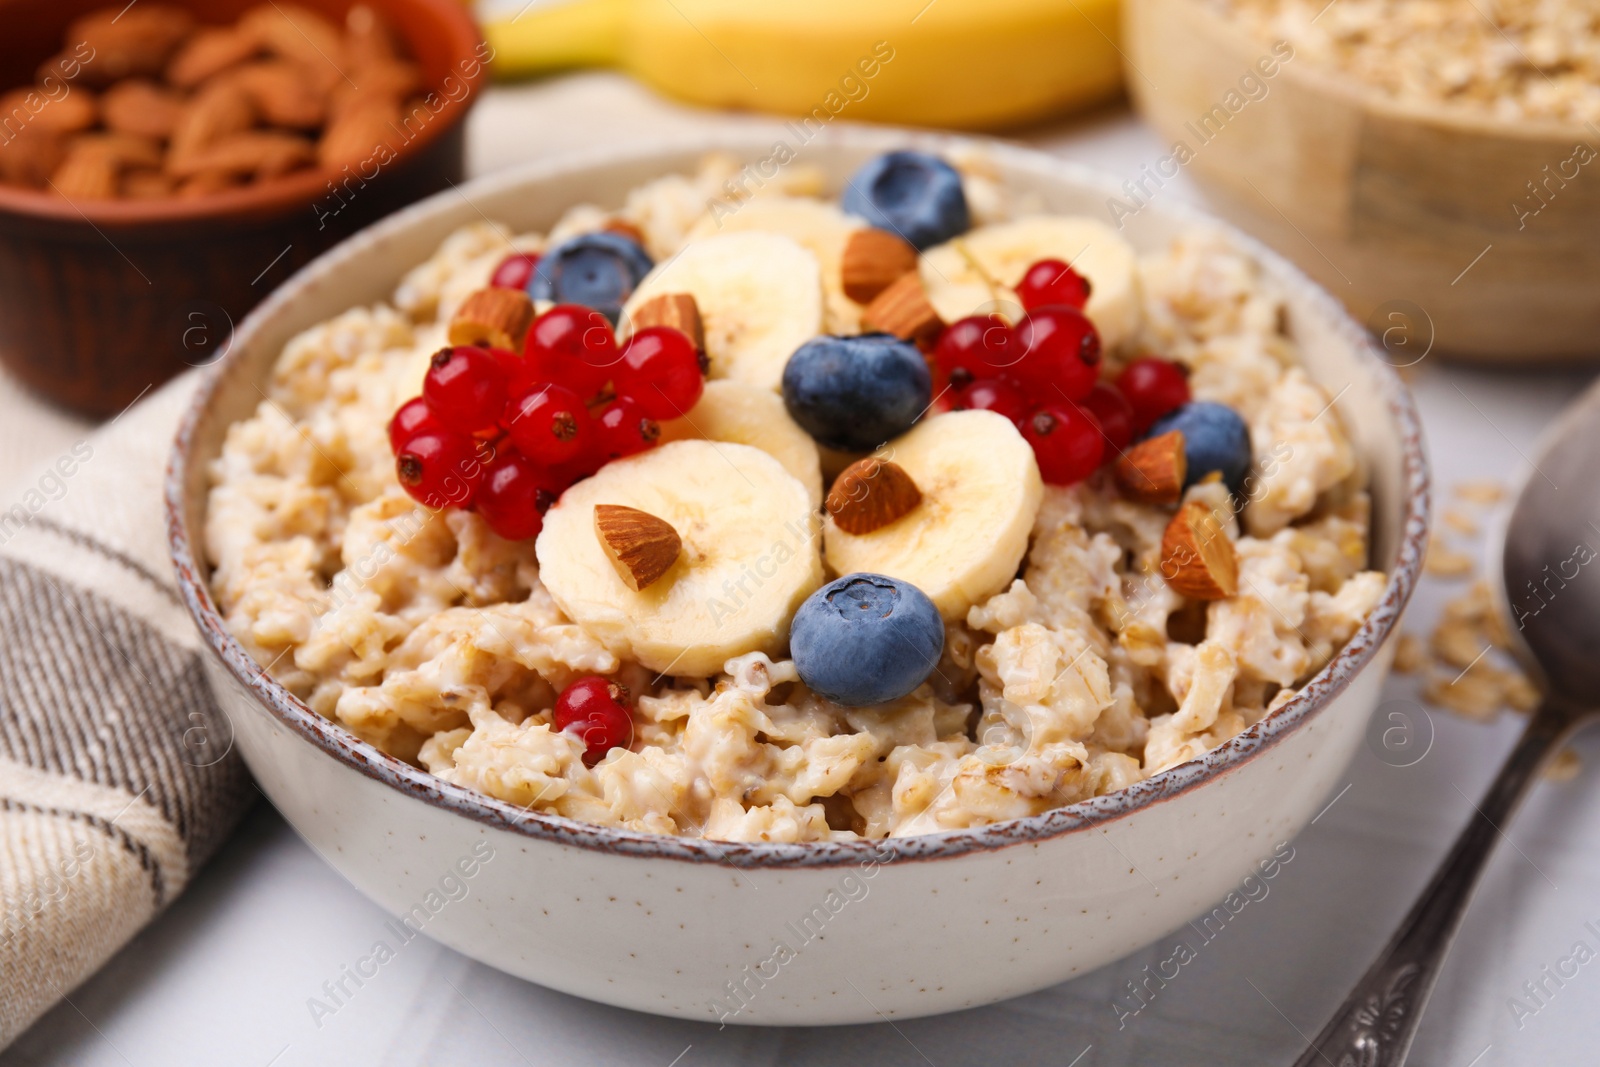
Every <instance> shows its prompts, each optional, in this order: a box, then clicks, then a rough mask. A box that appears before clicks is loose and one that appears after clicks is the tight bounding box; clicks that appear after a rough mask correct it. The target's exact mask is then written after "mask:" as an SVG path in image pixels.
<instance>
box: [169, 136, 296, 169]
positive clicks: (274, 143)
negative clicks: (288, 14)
mask: <svg viewBox="0 0 1600 1067" xmlns="http://www.w3.org/2000/svg"><path fill="white" fill-rule="evenodd" d="M316 158H317V153H316V150H315V149H314V148H312V146H311V142H310V141H308V140H306V139H305V138H304V137H301V136H299V135H297V134H293V133H284V132H283V131H281V130H245V131H244V132H243V133H234V134H229V135H228V136H226V137H223V138H221V139H219V140H217V141H216V142H215V143H214V144H210V145H207V146H206V147H205V148H201V149H198V150H196V151H194V152H189V153H186V154H185V155H183V156H182V157H179V156H177V155H174V156H173V158H171V159H169V160H168V161H167V173H168V174H171V175H172V176H173V177H174V178H178V179H184V178H192V177H195V176H196V175H198V174H201V173H203V172H206V171H220V172H222V173H224V174H230V175H237V176H239V177H252V178H274V177H277V176H278V175H280V174H287V173H289V172H290V171H292V170H298V169H299V168H301V167H309V166H310V165H311V164H312V163H313V162H314V161H315V160H316Z"/></svg>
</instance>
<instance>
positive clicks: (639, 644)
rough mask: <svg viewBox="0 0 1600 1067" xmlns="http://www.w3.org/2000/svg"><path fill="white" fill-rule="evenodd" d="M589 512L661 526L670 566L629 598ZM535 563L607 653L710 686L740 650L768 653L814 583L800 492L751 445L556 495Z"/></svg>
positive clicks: (638, 466)
mask: <svg viewBox="0 0 1600 1067" xmlns="http://www.w3.org/2000/svg"><path fill="white" fill-rule="evenodd" d="M596 504H621V505H623V506H626V507H632V508H638V509H639V510H640V511H644V512H648V513H649V514H651V515H654V516H655V517H656V518H658V519H661V520H663V521H665V522H667V523H668V524H670V525H671V526H672V528H673V529H674V530H675V531H677V533H678V536H679V537H680V538H682V541H683V547H682V550H681V551H680V553H679V555H678V559H677V562H675V563H674V564H673V565H672V567H671V569H670V570H668V571H667V572H666V573H665V574H664V575H663V576H662V577H661V578H660V579H659V580H657V581H655V582H654V583H652V584H651V585H649V586H647V587H646V588H645V589H644V590H642V591H640V592H634V591H633V590H631V589H629V588H628V586H627V585H625V584H624V583H623V580H622V579H621V578H620V577H619V576H618V575H617V571H616V568H615V566H614V565H613V564H612V562H611V560H610V559H609V558H608V557H607V555H606V552H605V549H604V548H603V547H602V546H601V543H600V539H599V537H598V536H597V535H596V534H595V520H594V509H595V505H596ZM534 554H535V555H536V556H537V557H538V560H539V577H540V579H541V580H542V581H543V582H544V585H545V588H547V589H549V590H550V595H551V596H552V597H554V598H555V602H556V604H557V605H559V606H560V608H561V610H562V611H564V612H566V613H567V615H568V617H569V618H571V619H572V620H573V621H574V622H576V623H577V624H578V625H579V626H581V627H583V629H584V630H585V631H586V632H588V633H589V634H590V635H592V636H593V637H595V638H596V639H598V640H599V641H600V642H601V643H602V644H603V645H605V646H606V648H607V649H608V650H610V651H611V652H612V653H614V654H615V655H617V656H620V657H623V658H625V659H632V660H635V661H637V662H638V663H641V664H643V665H644V666H645V667H647V668H648V669H650V670H652V671H658V672H660V673H662V674H672V675H675V676H679V677H695V678H705V677H709V676H711V675H714V674H716V673H718V672H719V671H721V670H722V665H723V663H724V662H726V661H727V660H728V659H730V658H731V657H733V656H742V655H744V654H745V653H747V652H757V651H760V652H766V653H767V654H769V655H777V654H778V653H779V651H780V650H781V649H782V648H783V646H784V643H785V642H786V641H787V640H788V633H789V620H790V619H791V618H793V616H794V612H795V609H796V608H798V607H799V606H800V602H801V601H803V600H804V599H805V598H806V597H807V596H809V595H810V594H811V592H812V591H813V590H814V589H816V588H817V586H819V585H821V584H822V577H823V576H822V560H821V558H820V557H819V555H818V552H817V512H816V510H815V508H814V507H813V506H812V503H811V494H810V493H809V492H808V491H807V489H806V487H805V486H804V485H801V484H800V481H799V480H798V479H797V478H795V477H794V476H793V475H792V474H790V473H789V472H788V471H786V470H784V468H783V464H781V463H779V462H778V461H777V460H776V459H774V458H772V457H771V456H769V455H767V453H765V452H763V451H761V450H760V449H758V448H752V447H751V446H749V445H740V444H724V443H718V442H713V441H674V442H672V443H671V444H667V445H662V446H660V447H659V448H655V449H652V450H651V451H649V452H642V453H640V454H639V455H636V456H631V457H629V458H627V459H622V460H617V461H615V462H613V463H608V464H606V465H605V466H604V467H602V468H600V471H599V473H597V474H595V475H594V476H593V477H592V478H586V479H584V480H583V481H581V482H578V483H577V484H576V485H574V486H572V487H571V488H570V489H568V490H567V491H566V492H565V493H563V494H561V499H560V500H559V501H558V502H557V503H556V505H555V506H554V507H552V508H551V509H550V510H549V512H547V513H546V514H545V517H544V529H543V531H541V532H540V534H539V539H538V541H536V542H535V543H534Z"/></svg>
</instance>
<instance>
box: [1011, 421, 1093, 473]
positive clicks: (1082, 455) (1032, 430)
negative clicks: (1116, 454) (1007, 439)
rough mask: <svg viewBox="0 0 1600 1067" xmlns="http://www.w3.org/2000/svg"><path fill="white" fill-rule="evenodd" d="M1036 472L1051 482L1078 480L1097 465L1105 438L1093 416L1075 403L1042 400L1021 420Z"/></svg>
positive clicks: (1023, 433) (1023, 434)
mask: <svg viewBox="0 0 1600 1067" xmlns="http://www.w3.org/2000/svg"><path fill="white" fill-rule="evenodd" d="M1022 436H1023V437H1024V438H1026V439H1027V441H1028V443H1029V444H1030V445H1032V446H1033V454H1034V457H1035V458H1037V459H1038V461H1039V473H1040V475H1042V476H1043V477H1044V480H1045V481H1047V482H1049V483H1050V484H1051V485H1071V484H1073V483H1074V482H1081V481H1083V480H1084V479H1085V478H1087V477H1089V475H1091V474H1093V473H1094V470H1095V468H1096V467H1098V466H1100V458H1101V456H1102V455H1104V453H1105V438H1104V437H1102V436H1101V433H1100V424H1099V423H1097V422H1096V421H1095V417H1094V416H1093V415H1091V414H1089V413H1088V412H1087V411H1085V410H1083V409H1082V408H1080V407H1078V406H1077V405H1075V404H1063V405H1056V404H1046V405H1045V406H1044V407H1041V408H1038V409H1037V410H1035V411H1034V413H1033V414H1032V415H1029V416H1028V419H1027V421H1026V422H1024V423H1023V424H1022Z"/></svg>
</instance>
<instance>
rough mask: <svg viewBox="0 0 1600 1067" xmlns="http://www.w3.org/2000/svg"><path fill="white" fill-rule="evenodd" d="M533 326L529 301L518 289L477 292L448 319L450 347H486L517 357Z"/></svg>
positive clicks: (481, 290) (531, 302)
mask: <svg viewBox="0 0 1600 1067" xmlns="http://www.w3.org/2000/svg"><path fill="white" fill-rule="evenodd" d="M531 325H533V301H532V300H530V299H528V294H527V293H525V292H523V291H522V290H521V289H495V288H491V289H479V290H478V291H477V292H475V293H473V294H472V295H471V296H469V297H467V298H466V299H465V300H463V301H462V302H461V306H460V307H459V308H457V309H456V313H455V314H454V315H453V316H451V318H450V343H451V344H453V345H487V346H488V347H490V348H504V349H509V350H510V351H512V352H516V353H518V354H519V355H520V354H521V352H522V342H523V339H524V338H525V337H527V335H528V327H529V326H531Z"/></svg>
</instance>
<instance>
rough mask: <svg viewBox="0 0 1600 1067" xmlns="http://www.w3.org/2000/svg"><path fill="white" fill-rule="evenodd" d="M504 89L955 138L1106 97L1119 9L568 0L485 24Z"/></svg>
mask: <svg viewBox="0 0 1600 1067" xmlns="http://www.w3.org/2000/svg"><path fill="white" fill-rule="evenodd" d="M488 37H489V41H490V43H491V44H492V45H493V46H494V49H495V67H496V71H497V73H498V74H499V75H500V76H502V77H514V76H518V75H528V74H538V73H544V72H547V71H551V70H557V69H561V68H566V67H577V66H614V67H620V68H622V69H624V70H626V71H629V72H630V73H632V74H633V75H635V76H636V77H638V78H640V79H642V80H643V81H645V82H646V83H648V84H649V85H651V86H654V87H655V88H657V89H659V90H660V91H662V92H664V93H668V94H670V95H673V96H677V97H680V98H682V99H684V100H688V101H691V102H693V103H697V104H704V105H708V106H712V107H728V108H745V109H751V110H757V111H768V112H773V113H776V114H782V115H795V116H813V117H814V118H815V120H816V121H818V122H824V123H825V122H826V121H827V120H828V119H830V118H833V117H842V118H847V119H860V120H868V121H874V122H891V123H902V124H907V125H917V126H941V127H950V128H956V129H993V128H997V127H1006V126H1017V125H1021V124H1023V123H1027V122H1032V121H1036V120H1038V119H1042V118H1045V117H1048V116H1050V115H1054V114H1058V113H1061V112H1064V111H1069V110H1072V109H1074V108H1081V107H1085V106H1087V105H1089V104H1093V103H1097V102H1099V101H1102V100H1105V99H1107V98H1109V97H1111V96H1114V95H1115V94H1116V93H1117V92H1118V91H1120V88H1121V85H1122V70H1121V66H1120V63H1119V60H1120V55H1119V53H1118V51H1117V45H1116V40H1117V37H1118V22H1117V0H571V2H568V3H562V4H558V5H555V6H550V7H534V8H530V9H528V10H526V11H525V12H523V13H522V14H521V15H520V16H518V17H516V18H510V19H504V20H501V21H499V22H492V23H490V24H489V26H488Z"/></svg>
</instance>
